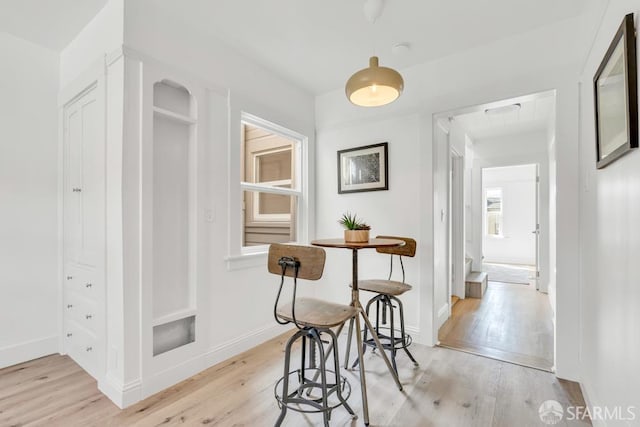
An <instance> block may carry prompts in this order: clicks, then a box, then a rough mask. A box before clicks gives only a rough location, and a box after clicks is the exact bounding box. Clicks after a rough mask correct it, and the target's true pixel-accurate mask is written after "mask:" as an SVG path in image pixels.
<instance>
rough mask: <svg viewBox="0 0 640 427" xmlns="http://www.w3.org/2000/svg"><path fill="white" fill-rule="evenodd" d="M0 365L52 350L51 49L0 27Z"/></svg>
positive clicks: (54, 86)
mask: <svg viewBox="0 0 640 427" xmlns="http://www.w3.org/2000/svg"><path fill="white" fill-rule="evenodd" d="M0 57H2V67H0V93H1V94H2V96H0V206H1V208H0V242H2V243H1V244H0V313H2V322H0V368H2V367H5V366H9V365H12V364H15V363H19V362H23V361H25V360H29V359H33V358H36V357H40V356H44V355H46V354H51V353H54V352H57V350H58V342H57V335H58V315H57V314H58V307H59V304H58V277H59V276H58V253H59V251H58V229H57V228H58V198H57V191H58V188H57V186H58V175H57V174H58V164H57V158H58V113H57V109H56V103H57V95H58V55H57V53H56V52H53V51H50V50H48V49H45V48H42V47H40V46H37V45H34V44H32V43H29V42H27V41H24V40H21V39H18V38H15V37H13V36H10V35H8V34H6V33H0Z"/></svg>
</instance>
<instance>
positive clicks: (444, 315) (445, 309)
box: [438, 302, 449, 329]
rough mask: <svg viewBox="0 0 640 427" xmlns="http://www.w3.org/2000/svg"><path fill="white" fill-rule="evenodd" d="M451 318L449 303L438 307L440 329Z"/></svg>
mask: <svg viewBox="0 0 640 427" xmlns="http://www.w3.org/2000/svg"><path fill="white" fill-rule="evenodd" d="M448 318H449V303H448V302H447V303H444V305H443V306H442V307H440V308H439V309H438V329H440V327H441V326H442V325H443V324H444V322H446V321H447V319H448Z"/></svg>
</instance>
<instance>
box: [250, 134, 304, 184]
mask: <svg viewBox="0 0 640 427" xmlns="http://www.w3.org/2000/svg"><path fill="white" fill-rule="evenodd" d="M243 126H244V146H243V147H242V151H243V156H242V158H243V164H242V170H243V173H242V179H243V181H244V182H249V183H252V184H265V185H281V184H283V183H288V184H290V185H292V186H293V187H295V186H296V182H295V163H294V162H295V156H294V153H295V147H296V144H297V142H296V141H292V140H290V139H287V138H285V137H283V136H280V135H276V134H274V133H272V132H269V131H268V130H265V129H261V128H259V127H256V126H251V125H248V124H244V125H243Z"/></svg>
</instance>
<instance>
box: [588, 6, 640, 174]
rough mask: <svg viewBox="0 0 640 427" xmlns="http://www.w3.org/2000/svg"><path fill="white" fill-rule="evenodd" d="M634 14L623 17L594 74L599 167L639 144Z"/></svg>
mask: <svg viewBox="0 0 640 427" xmlns="http://www.w3.org/2000/svg"><path fill="white" fill-rule="evenodd" d="M636 61H637V59H636V37H635V28H634V22H633V14H632V13H630V14H628V15H626V16H625V17H624V19H623V20H622V23H621V24H620V27H619V28H618V31H617V32H616V35H615V37H614V38H613V41H612V42H611V44H610V45H609V49H608V50H607V53H606V54H605V56H604V58H603V59H602V62H601V63H600V66H599V67H598V70H597V71H596V74H595V76H594V77H593V93H594V102H595V105H594V107H595V122H596V167H597V168H598V169H602V168H604V167H605V166H607V165H609V164H611V163H612V162H614V161H615V160H617V159H619V158H620V157H622V156H623V155H625V154H627V153H629V152H630V151H631V150H633V149H634V148H637V147H638V84H637V68H638V67H637V62H636Z"/></svg>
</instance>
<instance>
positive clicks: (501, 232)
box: [483, 187, 504, 239]
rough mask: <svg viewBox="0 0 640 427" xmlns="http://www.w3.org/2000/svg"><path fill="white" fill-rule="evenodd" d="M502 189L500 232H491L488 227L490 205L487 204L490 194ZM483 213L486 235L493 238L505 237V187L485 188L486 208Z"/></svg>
mask: <svg viewBox="0 0 640 427" xmlns="http://www.w3.org/2000/svg"><path fill="white" fill-rule="evenodd" d="M496 190H497V191H500V225H501V227H500V234H489V227H488V222H489V210H488V206H487V201H488V199H489V197H488V194H489V192H491V191H496ZM483 213H484V221H483V222H484V235H485V236H486V237H489V238H491V239H503V238H504V189H503V188H502V187H491V188H486V189H485V190H484V208H483Z"/></svg>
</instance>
